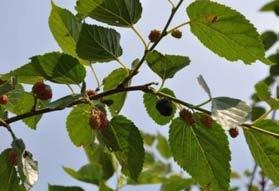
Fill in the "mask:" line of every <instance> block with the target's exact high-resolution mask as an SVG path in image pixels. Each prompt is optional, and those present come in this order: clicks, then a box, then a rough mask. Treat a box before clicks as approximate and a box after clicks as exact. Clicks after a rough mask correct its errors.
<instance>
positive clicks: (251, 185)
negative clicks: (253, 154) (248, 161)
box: [248, 163, 258, 191]
mask: <svg viewBox="0 0 279 191" xmlns="http://www.w3.org/2000/svg"><path fill="white" fill-rule="evenodd" d="M257 168H258V165H257V164H256V163H255V165H254V168H253V171H252V175H251V179H250V182H249V185H248V191H252V188H253V182H254V180H255V176H256V172H257Z"/></svg>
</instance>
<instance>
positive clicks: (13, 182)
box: [0, 149, 26, 191]
mask: <svg viewBox="0 0 279 191" xmlns="http://www.w3.org/2000/svg"><path fill="white" fill-rule="evenodd" d="M11 151H12V149H6V150H4V151H3V152H2V153H1V154H0V164H1V168H0V177H1V178H0V191H26V189H25V188H24V187H23V186H22V185H20V179H19V177H18V176H17V171H16V168H15V167H14V166H13V165H12V163H11V162H10V160H9V153H10V152H11Z"/></svg>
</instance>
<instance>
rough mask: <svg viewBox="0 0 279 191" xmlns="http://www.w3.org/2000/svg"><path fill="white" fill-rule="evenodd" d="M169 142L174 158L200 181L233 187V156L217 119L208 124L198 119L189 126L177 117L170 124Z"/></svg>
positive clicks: (224, 189)
mask: <svg viewBox="0 0 279 191" xmlns="http://www.w3.org/2000/svg"><path fill="white" fill-rule="evenodd" d="M197 118H198V117H197ZM169 142H170V147H171V150H172V153H173V156H174V160H175V161H176V162H177V163H178V164H179V165H180V166H181V167H182V168H183V169H184V170H186V171H187V172H188V173H189V174H190V175H191V176H192V177H193V178H194V179H195V180H196V181H197V182H198V183H199V184H201V185H202V186H205V185H210V188H212V190H214V191H215V190H216V191H217V190H218V191H219V190H222V191H228V190H229V181H230V159H231V157H230V150H229V143H228V140H227V136H226V134H225V132H224V130H223V129H222V128H221V126H220V125H218V124H217V123H216V122H214V124H213V126H212V128H207V127H204V126H203V125H202V124H201V123H200V122H199V121H198V120H196V123H195V125H193V126H189V125H187V124H186V123H185V122H183V121H182V120H181V119H180V118H177V119H175V120H174V121H173V122H172V124H171V126H170V131H169Z"/></svg>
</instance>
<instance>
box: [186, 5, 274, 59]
mask: <svg viewBox="0 0 279 191" xmlns="http://www.w3.org/2000/svg"><path fill="white" fill-rule="evenodd" d="M187 13H188V16H189V18H190V20H191V22H190V26H191V31H192V33H193V34H194V35H195V36H196V37H198V39H199V40H200V41H201V42H202V43H203V44H204V45H205V46H206V47H207V48H209V49H210V50H211V51H213V52H214V53H216V54H218V55H219V56H221V57H225V58H226V59H227V60H229V61H237V60H242V61H243V62H244V63H246V64H251V63H253V62H255V61H256V60H261V61H262V62H264V63H266V64H271V62H270V61H269V60H267V59H266V58H265V50H264V46H263V43H262V41H261V39H260V35H259V34H258V32H257V30H256V29H255V27H254V26H253V25H252V24H251V23H250V22H249V21H248V20H247V19H246V18H245V17H244V16H243V15H241V14H240V13H239V12H237V11H236V10H233V9H231V8H229V7H226V6H224V5H222V4H219V3H216V2H213V1H208V0H206V1H205V0H197V1H194V2H193V3H192V4H191V5H190V6H189V7H188V8H187Z"/></svg>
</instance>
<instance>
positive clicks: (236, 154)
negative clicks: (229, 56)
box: [0, 0, 279, 191]
mask: <svg viewBox="0 0 279 191" xmlns="http://www.w3.org/2000/svg"><path fill="white" fill-rule="evenodd" d="M176 1H177V0H176ZM141 2H142V4H143V8H144V12H143V16H142V19H141V20H140V22H139V23H138V24H137V25H136V27H137V28H138V29H139V30H140V31H141V32H142V34H143V35H144V36H145V37H147V36H148V34H149V31H150V30H152V29H154V28H158V29H160V28H162V26H163V25H164V23H165V21H166V19H167V17H168V15H169V10H170V7H169V4H168V3H167V0H152V1H150V0H141ZM190 2H192V1H190V0H186V1H185V3H184V5H183V6H182V8H181V10H180V11H179V13H178V15H177V16H176V17H175V19H174V22H173V26H175V25H177V24H180V23H182V22H183V21H187V16H186V13H185V7H186V6H187V4H189V3H190ZM219 2H221V3H224V4H226V5H229V6H231V7H233V8H235V9H237V10H239V11H240V12H241V13H243V14H244V15H245V16H246V17H247V18H248V19H249V20H250V21H251V22H252V23H253V24H254V25H255V26H256V27H257V28H258V30H259V31H264V30H265V29H275V30H277V31H279V25H278V20H277V19H278V18H276V17H275V16H274V15H273V14H266V13H264V14H263V13H259V12H258V9H259V8H260V7H261V6H262V5H263V4H264V3H265V2H266V1H265V0H254V1H253V3H251V1H243V0H234V1H229V0H220V1H219ZM55 3H56V4H57V5H59V6H62V7H65V8H68V9H70V10H74V3H75V1H74V0H55ZM0 5H1V6H0V23H1V30H0V52H1V56H0V66H1V67H0V73H5V72H8V71H10V70H12V69H15V68H17V67H19V66H21V65H23V64H26V63H28V58H29V57H31V56H34V55H38V54H44V53H46V52H51V51H55V50H59V47H58V46H57V44H56V42H55V40H54V38H53V37H52V35H51V33H50V30H49V28H48V16H49V13H50V1H49V0H40V1H38V0H25V1H18V0H2V1H1V3H0ZM90 22H92V21H90ZM117 30H118V31H120V32H121V34H122V38H121V45H122V47H123V49H124V54H123V56H122V57H121V59H122V60H123V61H124V62H125V63H126V64H127V65H128V66H129V65H130V63H131V61H132V60H134V58H137V57H141V55H142V53H143V50H142V46H141V44H140V42H139V41H138V39H137V38H136V36H135V35H134V34H133V33H132V31H130V30H129V29H121V28H117ZM157 49H158V50H160V51H161V52H163V53H168V54H182V55H187V56H189V57H190V59H191V61H192V62H191V65H190V66H189V67H187V68H186V69H184V70H183V71H182V72H180V73H178V74H177V76H176V78H175V79H174V80H170V81H168V82H167V83H166V87H169V88H171V89H173V90H175V92H176V96H177V97H179V98H181V99H184V100H185V101H188V102H191V103H194V104H196V103H200V102H202V101H204V100H205V99H206V98H207V97H206V94H204V93H203V91H202V90H201V88H200V87H199V86H198V84H197V82H196V77H197V76H198V75H199V74H202V75H203V76H204V78H205V79H206V80H207V82H208V84H209V86H210V87H211V90H212V92H213V95H214V96H228V97H235V98H239V99H242V100H245V101H249V96H250V94H251V92H252V91H253V86H254V84H255V82H257V81H258V80H260V79H261V78H262V77H264V76H265V75H266V73H267V67H266V66H265V65H263V64H261V63H256V64H253V65H251V66H248V65H244V64H243V63H242V62H235V63H230V62H228V61H226V60H224V59H222V58H219V57H218V56H217V55H215V54H213V53H211V52H210V51H209V50H208V49H207V48H205V47H203V46H202V44H201V43H200V42H199V41H198V40H197V39H196V38H195V37H194V36H193V35H192V34H191V33H190V32H189V28H188V27H185V28H184V29H183V39H182V40H175V39H173V38H167V39H166V40H164V41H163V42H162V43H161V44H160V45H159V46H158V48H157ZM117 66H118V65H117V64H116V63H114V62H111V63H108V64H97V65H96V70H97V72H98V74H99V76H102V77H104V76H105V75H107V74H108V73H109V71H111V70H112V69H113V68H115V67H117ZM141 72H142V73H144V75H141V74H139V75H138V76H137V77H136V78H135V80H134V81H133V82H134V84H143V83H146V82H150V81H159V78H157V77H156V76H155V75H153V74H152V73H151V71H150V70H149V69H148V68H147V67H145V66H144V67H143V68H142V70H141ZM88 80H89V82H90V86H91V87H92V88H94V87H95V85H96V84H95V83H94V81H93V78H92V76H91V74H89V77H88ZM53 90H54V96H55V97H56V98H58V97H61V96H63V95H65V94H68V93H70V92H69V90H68V89H66V88H62V87H61V86H57V85H53ZM135 105H136V107H135ZM68 112H69V110H68V111H63V112H57V113H51V114H47V115H46V116H44V118H43V119H42V120H41V122H40V123H39V127H38V129H37V130H36V131H33V130H30V129H28V128H27V127H25V125H24V124H22V123H20V122H18V123H15V124H13V125H12V128H13V129H14V130H15V132H16V134H17V136H18V137H21V138H23V140H24V141H25V143H26V145H27V147H28V149H29V150H30V151H31V152H32V153H33V155H34V156H35V158H36V159H38V161H39V170H40V177H39V181H38V183H37V184H36V186H35V187H34V188H33V190H34V191H44V190H47V184H48V183H51V184H64V185H80V186H82V187H83V188H84V189H86V190H94V189H96V188H95V187H92V186H90V185H88V184H83V183H81V182H78V181H75V180H73V179H72V178H70V177H69V176H68V175H66V174H65V173H64V172H63V169H62V166H67V167H73V168H76V169H78V168H79V167H80V166H82V165H84V164H86V158H85V156H84V154H83V152H82V150H80V149H78V148H76V147H74V146H73V144H72V143H71V142H70V140H69V138H68V135H67V132H66V129H65V119H66V116H67V114H68ZM122 113H123V114H125V115H127V116H128V117H129V118H130V119H132V120H134V122H135V124H136V125H137V126H138V127H139V128H140V129H143V130H145V131H147V132H150V133H156V132H157V131H160V132H162V133H163V134H165V135H167V131H168V127H160V126H158V125H156V124H155V123H153V122H152V120H151V119H150V118H149V117H148V116H147V114H146V113H145V110H144V107H143V104H142V94H136V93H131V94H129V97H128V100H127V105H126V106H125V108H124V109H123V111H122ZM0 137H1V139H0V140H1V141H0V151H2V150H3V149H5V148H7V147H9V144H10V141H11V139H10V137H9V134H8V133H7V132H6V131H5V130H3V129H0ZM231 142H232V144H231V147H232V151H233V156H232V158H233V159H232V162H231V164H232V166H233V169H236V170H239V171H243V170H244V169H246V168H252V166H253V163H252V162H251V157H250V154H249V151H248V150H247V146H246V144H245V141H244V139H243V136H240V137H239V138H238V139H236V140H231ZM153 188H154V187H144V188H140V189H138V190H146V191H148V190H150V191H151V190H153ZM123 190H126V191H129V190H135V189H132V188H131V187H127V188H124V189H123Z"/></svg>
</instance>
